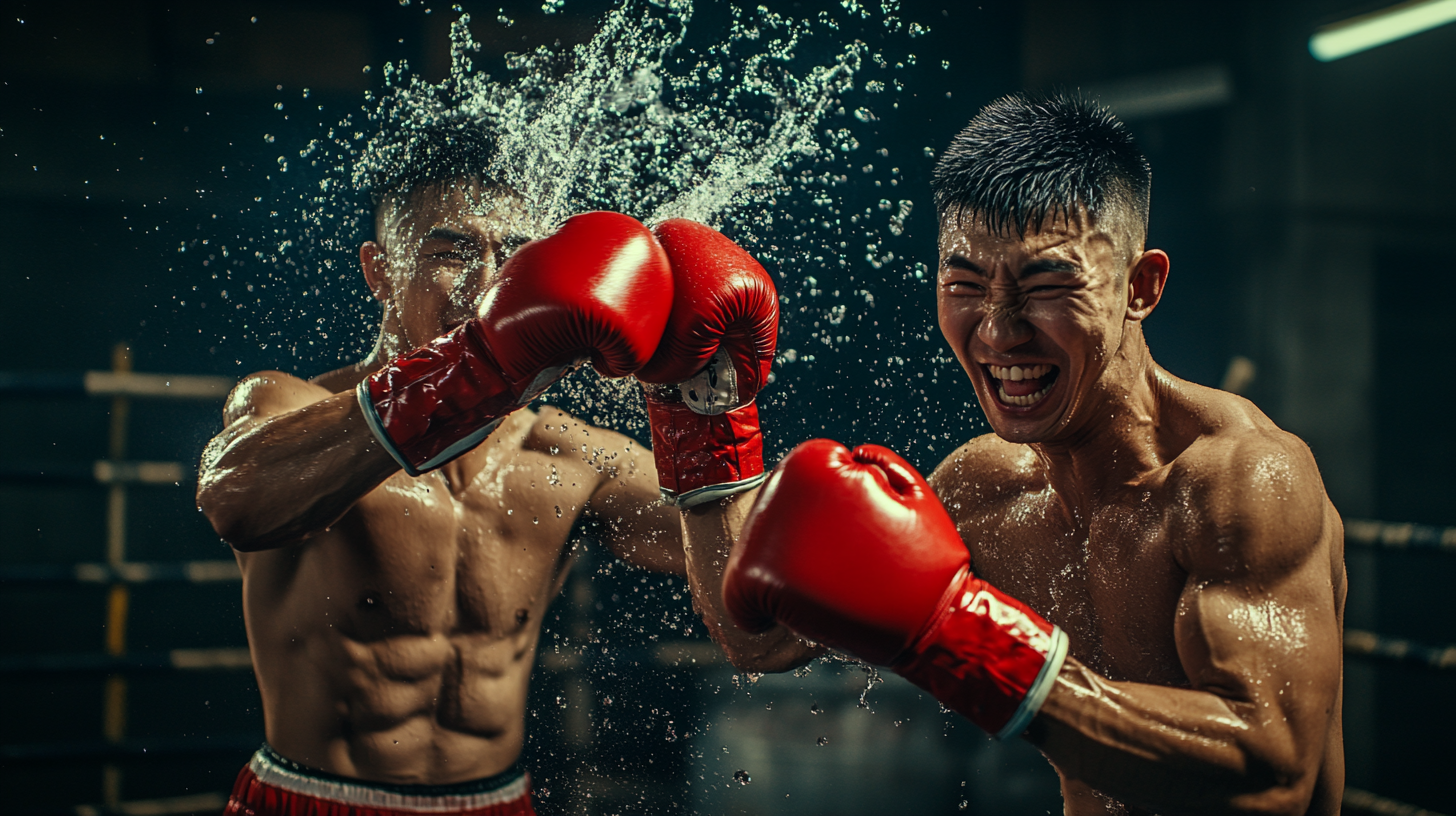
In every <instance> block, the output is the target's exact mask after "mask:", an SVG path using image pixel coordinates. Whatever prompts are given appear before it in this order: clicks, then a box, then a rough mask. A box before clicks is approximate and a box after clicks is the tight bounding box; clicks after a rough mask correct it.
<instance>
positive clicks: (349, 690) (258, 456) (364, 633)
mask: <svg viewBox="0 0 1456 816" xmlns="http://www.w3.org/2000/svg"><path fill="white" fill-rule="evenodd" d="M409 138H410V142H409V148H410V149H409V152H408V154H407V155H406V159H405V165H404V166H403V167H402V168H400V169H399V171H398V172H397V173H395V174H394V175H393V176H390V177H386V178H384V179H383V180H381V181H379V182H378V183H377V184H376V186H375V196H376V201H377V216H376V224H375V233H376V235H375V240H373V241H369V242H366V243H364V244H363V246H362V247H361V249H360V253H359V257H360V262H361V265H362V267H363V272H364V277H365V279H366V281H367V282H368V285H369V287H370V289H371V290H372V292H373V293H374V297H375V298H376V299H377V300H378V301H379V302H380V303H381V304H382V306H383V319H382V325H381V327H380V332H379V337H378V341H377V343H376V345H375V347H374V350H373V352H372V353H371V354H370V355H369V356H368V357H367V358H366V359H365V360H363V361H362V362H359V363H357V364H355V365H351V366H348V367H345V368H342V369H339V370H336V371H332V372H329V373H327V374H323V375H321V376H319V377H316V378H314V379H312V380H308V381H305V380H301V379H298V378H296V377H293V376H290V375H287V374H283V373H280V372H277V371H267V372H262V373H259V374H255V375H252V376H250V377H248V378H247V379H245V380H244V381H243V382H242V383H241V384H240V385H239V386H238V387H237V389H236V390H235V391H234V393H233V395H232V396H231V397H230V399H229V401H228V405H227V407H226V410H225V422H226V427H225V429H224V430H223V432H222V433H221V434H220V435H219V436H218V437H217V438H216V439H214V440H213V441H212V443H211V444H210V445H209V446H208V448H207V450H206V452H205V453H204V455H203V462H202V474H201V479H200V483H199V488H198V503H199V506H200V507H201V509H202V510H203V511H204V512H205V513H206V514H207V516H208V518H209V519H210V520H211V521H212V523H213V525H214V527H215V528H216V529H217V531H218V533H219V535H221V536H222V537H223V539H224V540H226V541H227V542H228V543H229V544H231V545H232V546H233V548H234V550H235V551H236V553H237V559H238V563H239V564H240V566H241V568H242V572H243V593H244V615H245V619H246V623H247V628H248V641H249V645H250V648H251V651H252V655H253V664H254V667H255V669H256V672H257V677H258V685H259V689H260V691H261V692H262V696H263V711H264V719H265V724H266V729H267V739H268V744H267V745H266V746H265V747H264V748H263V750H261V751H259V753H258V754H257V755H256V756H255V757H254V759H253V761H252V762H251V763H250V765H249V767H248V768H246V769H244V771H243V773H242V774H241V775H240V776H239V779H238V783H237V785H236V786H235V789H234V794H233V799H232V801H231V802H230V804H229V813H236V814H254V815H255V816H265V815H266V814H273V813H287V814H297V813H305V812H307V813H330V814H336V815H337V816H345V815H346V814H363V813H393V812H435V813H439V812H451V813H455V812H468V813H481V814H484V813H492V814H506V813H529V812H531V803H530V798H529V791H527V789H526V787H527V781H526V779H525V777H524V774H523V773H522V772H521V771H520V770H519V769H517V768H516V767H515V763H516V761H517V757H518V755H519V754H520V751H521V748H522V744H523V740H524V727H525V722H524V719H525V705H526V691H527V682H528V679H529V676H530V672H531V668H532V664H533V662H534V658H535V649H536V643H537V639H538V636H539V634H540V629H541V621H542V616H543V614H544V613H545V611H546V609H547V606H548V604H549V603H550V602H551V600H552V598H553V597H554V596H555V594H556V593H557V592H558V591H559V590H560V588H561V585H562V583H563V581H564V580H565V576H566V574H567V571H568V568H569V563H570V561H571V557H572V553H571V550H570V548H569V546H568V542H569V540H570V537H569V533H570V531H571V529H572V527H573V525H574V524H576V523H577V522H578V521H582V522H587V523H590V524H592V525H594V527H595V531H596V535H597V537H599V538H600V539H601V540H602V541H603V542H605V543H606V544H607V545H608V546H609V547H610V548H611V549H612V551H613V552H615V553H616V554H617V555H618V556H619V557H621V558H622V559H623V560H626V561H628V562H629V563H632V564H636V565H639V566H642V567H646V568H648V569H654V570H660V571H667V572H674V573H679V574H684V573H685V574H686V575H687V577H688V579H689V583H690V585H691V587H692V590H693V595H694V604H695V606H696V607H697V609H698V610H699V612H700V613H701V615H702V617H703V620H704V622H705V623H706V625H707V626H708V628H709V630H710V632H711V633H712V634H713V636H714V638H715V639H716V640H717V641H718V642H719V643H720V644H721V645H722V647H723V648H724V650H725V651H726V652H727V654H728V656H729V658H730V660H732V661H733V663H734V664H735V665H737V666H739V667H740V668H742V669H745V670H754V671H775V670H783V669H785V668H789V667H791V666H794V665H797V664H799V663H802V662H803V661H804V660H806V659H807V658H808V657H809V656H810V654H811V652H810V651H808V649H807V647H805V646H804V645H803V644H802V643H801V642H799V641H798V640H797V639H796V638H795V637H793V636H792V635H790V634H788V633H787V632H786V631H785V630H778V631H775V632H771V633H769V634H767V635H748V634H746V633H743V632H740V631H738V630H736V629H734V628H733V627H732V625H731V624H728V625H724V623H723V621H725V620H726V614H725V613H724V612H723V611H722V601H721V597H720V596H719V592H718V587H719V586H720V576H721V570H722V567H723V563H724V561H725V560H726V556H727V552H728V548H729V547H730V546H731V544H732V540H733V538H734V536H735V535H736V531H737V529H738V526H739V525H740V523H741V520H742V518H743V516H744V514H745V512H746V509H747V507H748V505H749V503H750V502H749V501H745V500H744V497H743V496H741V495H739V494H741V493H744V492H749V493H750V496H749V497H748V498H749V499H750V500H751V494H752V491H753V490H754V489H755V488H756V485H757V484H758V483H759V481H761V479H762V470H763V468H762V462H761V458H762V457H761V453H760V452H759V451H760V438H759V436H758V426H757V421H756V419H757V415H756V413H755V412H754V409H753V402H752V401H753V396H754V393H755V392H756V391H757V390H758V388H759V387H760V386H761V385H762V383H763V379H764V375H765V374H766V372H767V370H768V365H769V363H770V361H771V360H772V356H773V344H774V335H775V332H776V325H777V307H776V296H775V295H774V293H773V286H772V282H771V281H770V279H769V278H768V276H767V274H766V273H764V271H763V269H762V267H760V266H759V265H758V264H757V263H756V262H754V261H753V259H752V258H750V257H749V256H748V255H747V254H746V253H745V252H744V251H743V250H742V249H740V248H738V247H737V246H736V245H734V244H732V242H731V241H729V240H728V239H726V238H724V237H723V236H722V235H720V234H718V233H716V232H714V231H713V230H711V229H708V228H707V227H703V226H701V225H699V224H693V223H690V222H683V221H669V222H667V223H665V224H663V225H661V226H659V227H658V228H657V230H656V232H655V233H654V232H652V231H649V230H648V229H647V228H646V227H644V226H643V225H641V224H640V223H638V222H636V221H635V220H633V219H631V218H629V217H627V216H625V215H619V214H616V213H587V214H584V215H579V216H576V217H574V218H572V219H569V220H568V221H567V222H566V223H565V224H564V225H561V226H560V227H559V229H557V230H556V231H555V232H554V233H552V234H551V235H548V236H546V237H544V238H541V239H540V240H536V241H531V242H525V240H524V237H522V236H521V232H522V230H523V229H525V226H524V225H525V224H526V223H527V218H526V212H527V209H526V208H527V207H528V206H529V202H526V201H523V200H522V199H521V198H520V197H519V196H518V195H516V194H514V193H513V192H512V191H510V190H506V189H503V188H500V187H499V186H497V185H493V184H491V183H490V181H489V180H488V179H486V178H484V177H483V175H482V169H483V168H484V167H486V166H487V163H488V161H489V159H490V151H491V149H492V145H491V143H490V140H489V139H488V138H485V137H483V136H482V135H480V134H479V133H478V132H476V131H473V130H470V129H467V128H458V127H446V126H441V127H439V128H436V129H434V130H430V129H426V130H424V131H416V132H414V133H411V134H409ZM522 244H524V245H522ZM518 246H519V248H517V247H518ZM587 360H589V361H590V362H591V364H592V365H593V366H594V367H595V368H596V370H597V371H598V372H599V373H601V374H603V375H605V376H611V377H621V376H625V375H628V374H632V373H635V372H641V375H642V378H643V379H644V381H650V382H651V383H652V385H650V386H648V388H649V389H650V394H649V398H650V402H651V403H652V406H651V410H652V420H653V423H654V429H653V434H654V437H655V438H656V437H661V438H662V440H663V444H661V445H659V446H658V448H657V450H656V451H655V458H656V461H655V462H654V455H652V454H649V453H648V452H647V451H645V450H644V449H643V447H642V446H641V445H640V444H638V443H636V442H634V441H633V440H631V439H629V438H627V437H625V436H623V435H621V434H619V433H616V432H613V431H609V430H605V429H601V428H593V427H589V426H587V425H586V424H584V423H582V422H581V421H579V420H577V419H575V418H573V417H571V416H569V415H567V414H566V413H563V412H562V411H559V410H555V409H551V408H545V407H543V408H541V409H540V410H538V411H537V410H531V409H530V408H527V407H525V406H526V405H527V404H528V403H530V402H531V401H532V399H533V398H534V397H536V396H537V395H538V394H540V393H541V392H542V391H544V390H545V389H546V388H547V387H549V385H550V384H551V383H552V382H554V381H555V380H556V379H557V378H559V377H560V376H562V375H563V374H564V373H566V372H567V371H569V370H570V369H571V368H572V367H573V366H575V365H577V364H579V363H581V362H583V361H587ZM720 379H726V380H729V381H731V383H729V384H730V385H731V386H732V387H726V386H719V387H717V388H716V390H714V389H708V390H704V389H703V388H701V387H698V388H695V387H694V385H695V384H704V385H705V384H707V383H708V381H709V380H711V381H712V382H713V383H718V382H719V381H720ZM705 397H706V398H705ZM659 472H662V473H663V474H664V475H663V479H662V484H661V485H659V479H658V474H659ZM663 497H666V498H667V500H668V501H667V502H664V501H663V500H662V498H663ZM670 505H676V506H677V509H674V508H673V507H672V506H670ZM685 545H686V547H685Z"/></svg>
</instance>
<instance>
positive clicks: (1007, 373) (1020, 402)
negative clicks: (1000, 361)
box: [981, 364, 1061, 408]
mask: <svg viewBox="0 0 1456 816" xmlns="http://www.w3.org/2000/svg"><path fill="white" fill-rule="evenodd" d="M981 368H983V369H985V371H986V378H987V380H988V381H989V382H990V384H991V388H992V390H993V391H995V392H996V399H997V400H998V401H999V402H1000V403H1001V404H1002V405H1004V406H1006V407H1008V408H1030V407H1031V406H1033V405H1036V404H1037V403H1039V402H1041V401H1042V400H1043V399H1045V398H1046V395H1047V394H1049V393H1051V390H1052V386H1054V385H1056V382H1057V375H1058V374H1060V373H1061V369H1059V368H1057V367H1056V366H1054V365H1046V364H1039V365H1028V366H1019V365H1014V366H997V365H985V364H982V366H981Z"/></svg>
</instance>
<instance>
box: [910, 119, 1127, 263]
mask: <svg viewBox="0 0 1456 816" xmlns="http://www.w3.org/2000/svg"><path fill="white" fill-rule="evenodd" d="M930 187H931V190H932V192H933V193H934V195H935V209H936V214H937V215H938V216H939V218H940V219H941V221H942V222H944V220H945V218H946V217H947V216H955V217H957V218H960V217H964V216H967V215H971V216H975V217H979V218H981V219H983V220H984V222H985V225H986V228H987V229H988V230H989V231H991V232H992V233H993V234H996V235H1009V233H1010V230H1012V229H1014V230H1015V231H1016V234H1017V235H1018V237H1022V238H1024V237H1026V234H1027V233H1028V232H1037V231H1039V230H1040V229H1041V228H1042V226H1043V225H1044V224H1045V223H1046V222H1047V220H1048V219H1051V220H1053V221H1055V220H1056V218H1058V217H1061V218H1063V219H1066V220H1069V221H1070V220H1071V219H1072V218H1073V217H1074V216H1075V215H1076V214H1077V213H1078V212H1079V211H1080V210H1081V209H1082V208H1085V209H1086V212H1087V214H1088V215H1089V216H1090V217H1091V218H1092V220H1093V221H1094V222H1102V223H1106V222H1104V221H1103V219H1104V218H1106V217H1110V218H1111V219H1112V220H1114V221H1120V220H1122V219H1121V218H1120V217H1119V216H1125V217H1128V218H1127V226H1128V227H1130V228H1131V230H1130V231H1131V232H1132V233H1133V234H1132V236H1131V238H1132V239H1134V240H1133V243H1134V244H1135V245H1140V244H1141V242H1142V240H1143V239H1144V238H1145V237H1146V235H1147V228H1148V203H1149V196H1150V194H1151V191H1152V170H1151V168H1149V167H1148V160H1147V158H1146V157H1144V156H1143V153H1142V151H1141V150H1139V149H1138V147H1137V145H1136V143H1134V141H1133V138H1132V134H1131V133H1129V132H1128V130H1127V126H1126V125H1124V124H1123V123H1122V122H1121V121H1119V120H1118V118H1117V117H1116V116H1113V115H1112V113H1111V111H1109V110H1107V109H1106V108H1104V107H1102V106H1101V105H1098V104H1097V103H1095V102H1092V101H1089V100H1086V99H1083V98H1080V97H1075V96H1068V95H1061V94H1059V95H1055V96H1050V97H1042V98H1031V97H1027V96H1023V95H1021V94H1013V95H1011V96H1005V97H1002V98H1001V99H998V100H996V101H995V102H992V103H991V104H989V105H987V106H986V107H985V108H983V109H982V110H981V112H980V113H978V114H976V116H975V118H974V119H972V120H971V122H970V124H968V125H966V127H965V128H964V129H963V130H961V132H960V133H958V134H956V136H955V138H954V139H952V140H951V143H950V146H949V147H948V148H946V150H945V152H944V153H943V154H942V155H941V157H940V161H938V162H936V165H935V170H934V172H933V173H932V174H931V178H930ZM1137 248H1138V247H1137V246H1133V247H1129V248H1127V249H1128V250H1129V251H1136V249H1137Z"/></svg>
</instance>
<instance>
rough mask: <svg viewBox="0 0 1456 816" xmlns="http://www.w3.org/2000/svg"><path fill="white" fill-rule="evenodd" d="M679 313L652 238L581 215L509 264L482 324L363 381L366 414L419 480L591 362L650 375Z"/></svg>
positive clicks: (604, 370) (607, 372) (601, 217)
mask: <svg viewBox="0 0 1456 816" xmlns="http://www.w3.org/2000/svg"><path fill="white" fill-rule="evenodd" d="M671 308H672V270H671V269H670V268H669V267H668V264H667V256H666V255H664V254H663V252H662V247H661V246H659V245H658V243H657V241H656V239H654V238H653V237H652V233H651V232H649V231H648V230H647V228H646V227H644V226H643V225H642V224H640V223H639V222H638V221H637V220H636V219H634V218H630V217H628V216H625V215H622V214H620V213H613V212H593V213H586V214H584V215H578V216H575V217H573V218H570V219H568V220H567V222H566V223H565V224H563V225H562V226H561V229H559V230H557V231H556V232H555V233H553V234H551V235H550V236H548V237H546V238H543V239H541V240H539V241H532V242H531V243H529V244H526V245H525V246H523V247H521V248H520V249H519V250H517V251H516V253H515V254H514V255H513V256H511V259H510V260H509V261H507V262H506V263H505V265H504V266H502V267H501V271H500V277H499V279H498V280H497V281H496V282H495V284H493V285H492V286H491V288H490V290H489V291H488V292H487V293H486V296H485V301H484V303H483V304H482V306H481V309H480V316H479V317H477V318H475V319H472V320H467V321H466V322H465V323H463V324H461V325H460V326H457V327H456V328H454V329H452V330H451V331H450V332H449V333H447V334H445V335H444V336H442V337H440V338H438V339H436V340H435V341H433V342H432V343H430V344H429V345H428V346H425V347H424V348H420V349H416V350H414V351H412V352H410V353H409V354H406V355H404V356H402V357H399V358H398V359H395V360H393V361H391V362H389V363H387V364H385V365H384V367H383V368H381V369H379V370H378V371H376V372H374V373H373V374H372V375H370V376H369V377H368V378H367V379H365V380H364V381H363V382H361V383H359V387H358V390H357V394H358V397H359V405H360V406H361V407H363V409H364V418H365V419H366V420H367V421H368V423H369V429H370V430H372V431H373V432H374V436H375V437H377V438H378V439H379V441H380V443H382V444H383V445H384V448H385V450H387V451H389V453H390V454H391V455H392V456H393V457H394V458H395V460H396V461H398V462H399V464H400V465H401V466H402V467H403V468H404V470H405V472H406V473H408V474H409V475H411V476H418V475H419V474H421V473H423V472H425V471H427V470H432V469H434V468H437V467H439V466H441V465H443V464H445V463H446V462H449V461H450V460H451V459H454V458H455V457H457V456H460V455H461V454H463V453H465V452H466V451H468V450H470V449H471V448H473V447H475V446H476V445H478V444H480V443H481V442H482V441H483V440H484V439H485V438H486V437H487V436H489V435H490V432H491V431H492V430H494V429H495V426H496V425H497V424H499V423H500V421H501V419H502V418H503V417H505V416H506V415H507V414H509V413H510V412H512V411H514V410H516V409H517V408H520V407H522V406H524V405H526V404H528V403H530V401H531V400H533V399H535V398H536V397H537V396H539V395H540V394H541V392H543V391H545V390H546V389H547V388H549V387H550V386H551V384H552V383H554V382H556V381H557V380H558V379H560V378H561V377H562V375H564V374H566V373H567V372H568V371H570V370H571V369H573V368H575V367H576V366H578V365H580V364H581V363H582V362H583V361H585V360H587V359H590V360H591V361H592V365H593V367H595V368H596V370H597V372H598V373H600V374H601V375H602V376H605V377H625V376H626V375H628V374H631V373H632V372H634V371H636V370H637V369H638V368H641V366H642V364H643V363H645V362H646V361H647V360H648V359H649V358H650V357H651V356H652V352H653V351H654V350H655V349H656V348H657V341H658V339H659V338H660V337H661V336H662V329H663V327H664V326H665V325H667V316H668V313H669V311H670V310H671Z"/></svg>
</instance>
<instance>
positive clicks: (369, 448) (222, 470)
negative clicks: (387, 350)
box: [197, 391, 399, 551]
mask: <svg viewBox="0 0 1456 816" xmlns="http://www.w3.org/2000/svg"><path fill="white" fill-rule="evenodd" d="M398 470H399V464H398V463H396V462H395V461H394V459H393V458H392V457H390V455H389V453H388V452H386V451H385V450H384V449H383V447H382V446H381V445H380V444H379V442H378V441H377V440H376V439H375V438H374V436H373V434H371V433H370V431H369V426H368V425H367V424H366V423H365V421H364V417H363V415H362V413H361V412H360V408H359V401H358V400H357V399H356V398H355V396H354V393H353V392H352V391H349V392H345V393H342V394H335V395H334V396H332V397H329V398H327V399H324V400H321V401H319V402H316V403H314V404H312V405H309V406H307V407H305V408H301V409H299V410H297V411H293V412H290V413H287V414H283V415H280V416H277V417H273V418H271V419H268V420H264V421H261V422H258V423H256V424H253V425H251V426H249V427H247V428H246V429H244V430H242V431H241V432H239V433H237V434H235V435H232V436H228V435H226V434H225V435H224V436H223V437H220V438H219V439H217V440H214V442H213V444H212V445H210V446H209V448H208V451H207V452H206V453H205V454H204V456H203V463H202V472H201V474H200V477H199V480H198V488H197V505H198V507H199V508H200V509H201V510H202V511H203V513H204V514H206V516H207V518H208V520H209V521H211V522H212V526H213V528H214V529H215V530H216V531H217V533H218V535H219V536H221V537H222V538H223V540H224V541H226V542H228V543H229V544H231V545H232V546H233V547H234V548H235V549H238V550H243V551H252V550H264V549H270V548H274V547H281V546H285V545H287V544H291V543H294V542H296V541H299V540H301V539H304V538H308V537H309V536H311V535H314V534H316V533H319V532H322V531H323V530H325V529H327V528H328V527H329V526H331V525H332V524H334V523H335V522H337V521H338V520H339V518H340V517H342V516H343V515H344V513H345V512H347V511H348V510H349V508H350V507H352V506H353V505H354V503H355V502H357V501H358V500H359V499H360V498H362V497H363V496H365V495H367V494H368V493H369V492H370V491H371V490H373V489H374V488H376V487H378V486H379V484H380V483H382V482H383V481H384V480H385V479H387V478H389V477H390V475H392V474H393V473H395V472H397V471H398Z"/></svg>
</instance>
